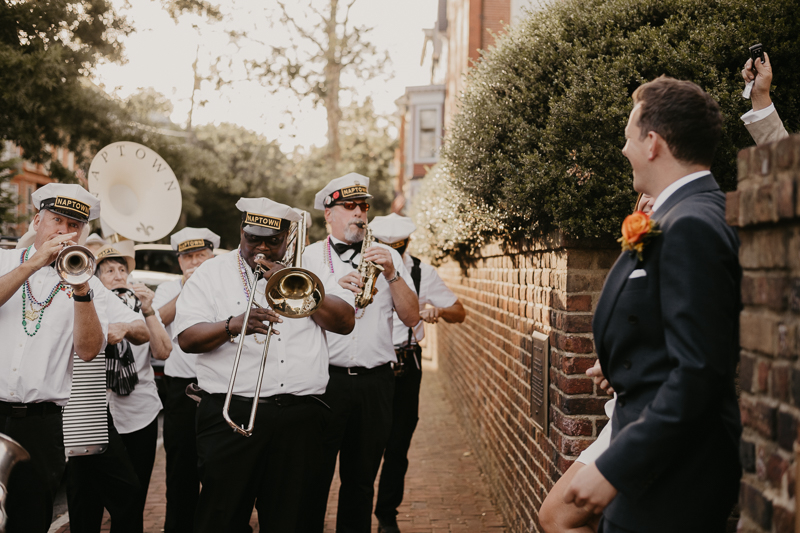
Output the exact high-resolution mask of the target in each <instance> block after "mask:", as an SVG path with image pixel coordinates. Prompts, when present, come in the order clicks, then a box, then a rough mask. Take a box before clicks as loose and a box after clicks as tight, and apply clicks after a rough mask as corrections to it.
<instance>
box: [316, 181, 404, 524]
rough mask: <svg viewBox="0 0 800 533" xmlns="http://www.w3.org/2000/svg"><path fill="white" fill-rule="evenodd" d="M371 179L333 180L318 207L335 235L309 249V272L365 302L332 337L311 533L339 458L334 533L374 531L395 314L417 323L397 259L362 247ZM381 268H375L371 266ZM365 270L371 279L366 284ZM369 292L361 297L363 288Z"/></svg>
mask: <svg viewBox="0 0 800 533" xmlns="http://www.w3.org/2000/svg"><path fill="white" fill-rule="evenodd" d="M368 187H369V178H367V177H366V176H362V175H360V174H356V173H350V174H347V175H346V176H342V177H340V178H336V179H334V180H332V181H331V182H330V183H328V185H326V186H325V187H324V188H323V189H322V190H321V191H319V192H318V193H317V195H316V197H315V200H314V207H315V208H316V209H320V210H324V211H325V220H326V221H327V222H328V225H329V227H330V235H329V236H328V237H327V238H326V239H324V240H322V241H320V242H317V243H314V244H312V245H311V246H309V247H308V248H307V249H306V253H305V255H304V257H303V259H304V264H305V265H306V267H307V268H309V269H310V270H312V271H314V272H315V273H317V274H318V275H321V273H327V274H329V275H330V274H333V275H335V276H336V279H337V280H338V282H339V285H340V286H341V287H343V288H345V289H347V290H349V291H351V292H352V293H354V294H356V295H359V298H358V301H362V302H367V301H368V300H369V297H370V296H372V294H371V293H372V291H370V290H369V287H370V286H372V285H373V282H374V287H375V288H376V289H377V292H375V293H374V296H373V298H372V302H371V303H369V304H368V305H364V303H362V307H363V308H362V309H356V325H355V329H354V330H353V332H352V333H349V334H346V335H337V334H329V335H328V346H329V350H330V368H329V371H330V381H329V383H328V389H327V391H326V392H325V396H324V399H325V402H326V403H327V404H328V405H330V406H331V411H332V421H331V423H330V424H328V426H327V428H326V431H325V441H324V446H325V451H324V455H323V462H324V464H323V465H322V469H321V470H320V473H319V479H318V481H317V483H316V487H317V493H316V495H315V498H314V500H313V501H312V502H311V506H312V508H311V513H312V517H313V521H314V531H322V529H323V525H324V520H325V510H326V505H327V500H328V491H329V489H330V484H331V481H332V479H333V473H334V470H335V466H336V457H337V455H338V456H339V478H340V480H341V487H340V489H339V502H338V510H337V514H336V531H337V532H339V533H343V532H364V533H367V532H369V531H370V530H371V522H372V520H371V517H372V500H373V494H374V488H373V484H374V482H375V476H376V475H377V473H378V467H379V465H380V462H381V456H382V455H383V449H384V446H385V445H386V441H387V439H388V438H389V431H390V429H391V424H392V397H393V394H394V382H395V377H394V373H393V372H392V367H391V363H393V362H395V361H396V359H395V353H394V344H393V343H392V316H393V309H394V310H396V311H397V316H398V317H400V320H401V321H402V322H403V323H404V324H405V325H406V326H408V327H411V326H414V325H416V324H417V322H419V320H420V316H419V304H418V300H417V295H416V294H415V293H414V291H413V290H412V289H411V286H412V281H411V277H410V274H409V272H408V270H407V269H406V267H405V266H404V265H403V261H402V259H401V258H400V255H399V254H398V253H397V252H396V251H394V250H392V249H391V248H389V247H388V246H385V245H383V244H374V245H372V246H368V247H366V249H364V248H365V247H364V244H363V241H364V239H365V231H366V224H367V211H368V210H369V199H370V198H372V195H370V194H369V191H368ZM373 264H374V265H377V266H375V267H373V266H371V265H373ZM362 272H369V274H370V276H369V277H374V276H375V275H377V278H374V279H366V278H362ZM365 286H366V287H367V289H366V290H367V291H368V292H369V293H370V294H366V295H364V294H362V292H363V291H364V287H365Z"/></svg>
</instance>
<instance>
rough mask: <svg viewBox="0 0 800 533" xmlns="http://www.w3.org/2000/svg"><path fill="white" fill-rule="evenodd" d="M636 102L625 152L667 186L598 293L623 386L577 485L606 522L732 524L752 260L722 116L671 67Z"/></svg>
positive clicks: (604, 525) (650, 183)
mask: <svg viewBox="0 0 800 533" xmlns="http://www.w3.org/2000/svg"><path fill="white" fill-rule="evenodd" d="M633 101H634V108H633V111H632V112H631V115H630V119H629V120H628V125H627V127H626V128H625V137H626V139H627V142H626V144H625V147H624V148H623V150H622V153H623V154H624V155H625V156H626V157H627V158H628V160H630V162H631V165H632V166H633V187H634V189H636V190H637V191H639V192H642V193H645V194H648V195H650V196H652V197H654V198H656V201H655V204H654V205H653V215H652V221H653V222H654V223H655V225H654V228H653V230H654V231H651V232H650V233H649V235H648V236H646V237H645V238H644V239H642V240H640V242H644V246H643V247H642V248H641V250H640V252H638V253H637V250H634V251H630V252H628V251H624V252H623V253H622V255H621V256H620V257H619V259H618V260H617V262H616V264H615V265H614V267H613V268H612V269H611V271H610V272H609V274H608V278H607V279H606V282H605V286H604V287H603V292H602V294H601V296H600V299H599V301H598V303H597V309H596V311H595V315H594V322H593V332H594V339H595V347H596V349H597V354H598V358H599V359H600V364H601V366H602V369H603V372H604V374H605V376H606V377H607V378H608V380H609V382H610V383H611V385H612V386H613V387H614V389H615V390H616V392H617V395H618V399H617V404H616V409H615V412H614V416H613V418H612V420H611V424H612V437H611V439H612V440H611V445H610V447H609V448H608V450H606V452H605V453H603V454H602V455H601V456H600V457H599V458H598V459H597V461H596V463H595V464H593V465H587V466H586V467H585V468H583V469H581V470H580V471H579V472H578V473H577V474H576V475H575V477H574V479H573V481H572V483H571V484H570V486H569V488H568V489H567V493H566V494H565V497H564V498H565V501H566V502H568V503H569V502H572V503H574V504H575V505H577V506H578V507H585V508H586V509H587V510H589V511H591V512H595V513H599V512H601V511H602V512H603V518H602V520H601V525H600V531H601V532H604V533H611V532H648V533H660V532H664V533H674V532H676V531H680V532H682V533H686V532H697V533H712V532H723V531H725V524H726V519H727V517H728V515H729V514H730V511H731V508H732V507H733V505H734V503H735V502H736V498H737V495H738V489H739V478H740V476H741V466H740V463H739V457H738V445H739V438H740V436H741V431H742V429H741V421H740V417H739V407H738V403H737V400H736V391H735V388H734V378H735V370H736V364H737V361H738V358H739V312H740V310H741V296H740V294H741V293H740V284H741V276H742V272H741V267H740V266H739V260H738V249H739V240H738V238H737V235H736V232H735V231H734V230H733V229H732V228H730V227H729V226H728V225H727V224H726V223H725V196H724V195H723V193H722V192H721V191H720V189H719V186H718V185H717V182H716V181H715V180H714V177H713V176H712V175H711V173H710V172H709V168H710V167H711V162H712V160H713V157H714V152H715V150H716V148H717V145H718V144H719V141H720V137H721V134H722V117H721V115H720V111H719V106H718V105H717V103H716V102H715V101H714V100H713V99H712V98H711V97H710V96H709V95H708V94H706V93H705V92H704V91H703V90H702V89H700V87H698V86H697V85H695V84H693V83H690V82H685V81H678V80H675V79H672V78H667V77H664V76H662V77H660V78H658V79H656V80H654V81H652V82H650V83H646V84H644V85H642V86H641V87H639V88H638V89H637V90H636V91H635V92H634V93H633ZM659 232H660V233H659Z"/></svg>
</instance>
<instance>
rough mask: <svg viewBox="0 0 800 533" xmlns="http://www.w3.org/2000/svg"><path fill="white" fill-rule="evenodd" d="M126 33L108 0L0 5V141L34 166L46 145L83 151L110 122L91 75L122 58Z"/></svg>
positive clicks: (126, 27) (7, 1) (41, 158)
mask: <svg viewBox="0 0 800 533" xmlns="http://www.w3.org/2000/svg"><path fill="white" fill-rule="evenodd" d="M129 31H130V26H129V25H128V24H127V23H126V21H125V20H124V19H122V18H120V17H118V16H117V15H116V13H115V12H114V10H113V8H112V6H111V3H110V2H109V1H107V0H72V1H69V0H59V1H48V2H32V1H25V2H23V1H11V0H4V1H3V2H2V3H0V139H3V140H12V141H14V142H15V143H17V144H18V145H20V146H21V147H22V148H23V150H24V151H25V156H26V158H28V159H31V160H33V161H44V160H46V159H48V157H49V156H48V153H47V151H46V149H45V146H46V144H50V145H54V146H65V147H67V148H69V149H70V150H72V151H73V152H76V153H78V154H80V153H81V152H82V148H84V147H85V145H86V143H87V142H90V141H92V140H93V139H94V138H95V137H96V136H97V135H98V133H99V132H100V131H101V130H102V129H104V128H108V127H109V123H110V120H112V117H110V116H109V114H110V113H109V112H110V109H108V108H106V107H104V106H102V105H97V98H96V96H97V95H96V90H95V89H94V88H93V87H92V86H91V85H90V84H89V83H88V81H87V74H88V73H89V72H90V70H91V69H92V68H93V67H94V66H95V65H96V64H97V62H98V61H99V60H100V59H103V58H104V59H107V60H110V61H118V60H120V58H121V54H122V46H121V45H120V41H119V39H120V36H121V35H123V34H125V33H127V32H129ZM102 103H103V102H102V101H101V104H102Z"/></svg>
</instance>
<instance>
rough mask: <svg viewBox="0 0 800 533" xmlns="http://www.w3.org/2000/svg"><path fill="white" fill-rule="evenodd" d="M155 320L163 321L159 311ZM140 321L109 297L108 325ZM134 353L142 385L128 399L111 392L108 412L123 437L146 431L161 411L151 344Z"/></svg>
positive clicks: (127, 309)
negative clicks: (152, 363) (151, 358)
mask: <svg viewBox="0 0 800 533" xmlns="http://www.w3.org/2000/svg"><path fill="white" fill-rule="evenodd" d="M156 316H157V317H158V319H159V320H161V317H160V316H159V315H158V311H156ZM137 320H141V321H142V322H145V319H144V315H142V312H141V311H139V312H138V313H135V312H134V311H133V310H132V309H131V308H130V307H128V306H127V305H125V303H124V302H123V301H122V300H120V299H119V297H118V296H117V295H116V294H114V293H110V297H109V304H108V323H109V324H115V323H125V324H129V323H131V322H135V321H137ZM131 352H133V359H134V361H135V362H136V375H137V376H139V383H137V384H136V387H134V389H133V392H131V393H130V394H128V395H127V396H120V395H119V394H117V393H115V392H111V391H108V408H109V409H110V410H111V417H112V418H113V419H114V427H116V428H117V431H118V432H119V433H121V434H122V435H125V434H128V433H133V432H134V431H139V430H140V429H142V428H144V427H146V426H147V425H148V424H150V422H152V421H153V420H155V418H156V417H157V416H158V413H159V411H161V399H160V398H159V397H158V387H156V377H155V373H154V372H153V365H151V364H150V343H149V342H146V343H144V344H140V345H139V346H134V345H133V344H131Z"/></svg>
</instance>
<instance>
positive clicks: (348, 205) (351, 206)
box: [333, 202, 369, 213]
mask: <svg viewBox="0 0 800 533" xmlns="http://www.w3.org/2000/svg"><path fill="white" fill-rule="evenodd" d="M333 205H340V206H342V207H344V208H345V209H347V210H348V211H353V210H354V209H355V208H356V207H360V208H361V210H362V211H363V212H364V213H366V212H367V211H369V204H368V203H367V202H361V203H356V202H339V203H335V204H333Z"/></svg>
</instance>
